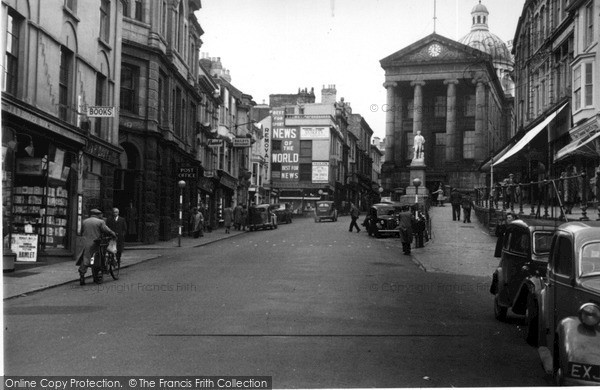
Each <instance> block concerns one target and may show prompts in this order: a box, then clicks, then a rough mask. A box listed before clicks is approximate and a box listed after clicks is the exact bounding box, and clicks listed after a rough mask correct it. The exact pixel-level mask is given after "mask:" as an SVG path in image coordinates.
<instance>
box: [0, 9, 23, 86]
mask: <svg viewBox="0 0 600 390" xmlns="http://www.w3.org/2000/svg"><path fill="white" fill-rule="evenodd" d="M20 27H21V19H20V18H19V17H18V15H17V14H16V13H14V12H13V11H12V10H9V12H8V19H7V23H6V53H5V56H4V62H5V68H4V85H2V90H3V91H4V92H7V93H10V94H12V95H16V94H17V85H18V77H19V44H20V42H19V29H20Z"/></svg>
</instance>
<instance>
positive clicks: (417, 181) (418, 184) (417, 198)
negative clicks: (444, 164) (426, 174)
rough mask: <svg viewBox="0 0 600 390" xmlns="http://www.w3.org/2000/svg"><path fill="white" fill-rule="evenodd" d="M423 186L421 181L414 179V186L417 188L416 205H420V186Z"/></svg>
mask: <svg viewBox="0 0 600 390" xmlns="http://www.w3.org/2000/svg"><path fill="white" fill-rule="evenodd" d="M420 185H421V179H419V178H418V177H415V178H414V179H413V186H415V203H419V186H420Z"/></svg>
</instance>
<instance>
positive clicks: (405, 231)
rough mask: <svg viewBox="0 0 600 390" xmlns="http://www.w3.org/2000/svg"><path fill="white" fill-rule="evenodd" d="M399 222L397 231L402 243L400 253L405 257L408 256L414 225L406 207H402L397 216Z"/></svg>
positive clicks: (411, 215)
mask: <svg viewBox="0 0 600 390" xmlns="http://www.w3.org/2000/svg"><path fill="white" fill-rule="evenodd" d="M398 218H399V219H400V222H399V224H398V230H399V231H400V241H401V242H402V252H403V253H404V254H405V255H410V245H411V244H412V239H413V224H414V223H415V221H414V217H413V214H412V213H411V212H410V210H409V208H408V206H404V207H402V211H401V212H400V213H399V214H398Z"/></svg>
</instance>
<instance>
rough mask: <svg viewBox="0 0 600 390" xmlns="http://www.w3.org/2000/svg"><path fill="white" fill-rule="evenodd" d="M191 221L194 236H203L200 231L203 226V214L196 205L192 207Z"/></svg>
mask: <svg viewBox="0 0 600 390" xmlns="http://www.w3.org/2000/svg"><path fill="white" fill-rule="evenodd" d="M191 222H192V231H193V232H194V233H193V234H194V238H198V237H202V236H204V233H202V228H203V227H204V216H203V215H202V213H201V212H200V210H198V209H197V208H196V207H194V208H193V209H192V216H191Z"/></svg>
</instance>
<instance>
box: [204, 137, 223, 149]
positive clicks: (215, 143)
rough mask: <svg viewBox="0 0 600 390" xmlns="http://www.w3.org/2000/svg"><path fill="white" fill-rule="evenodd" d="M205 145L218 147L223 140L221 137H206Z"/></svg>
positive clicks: (221, 144)
mask: <svg viewBox="0 0 600 390" xmlns="http://www.w3.org/2000/svg"><path fill="white" fill-rule="evenodd" d="M206 143H207V145H208V146H209V147H210V148H220V147H221V146H223V140H222V139H212V138H211V139H208V140H206Z"/></svg>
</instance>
